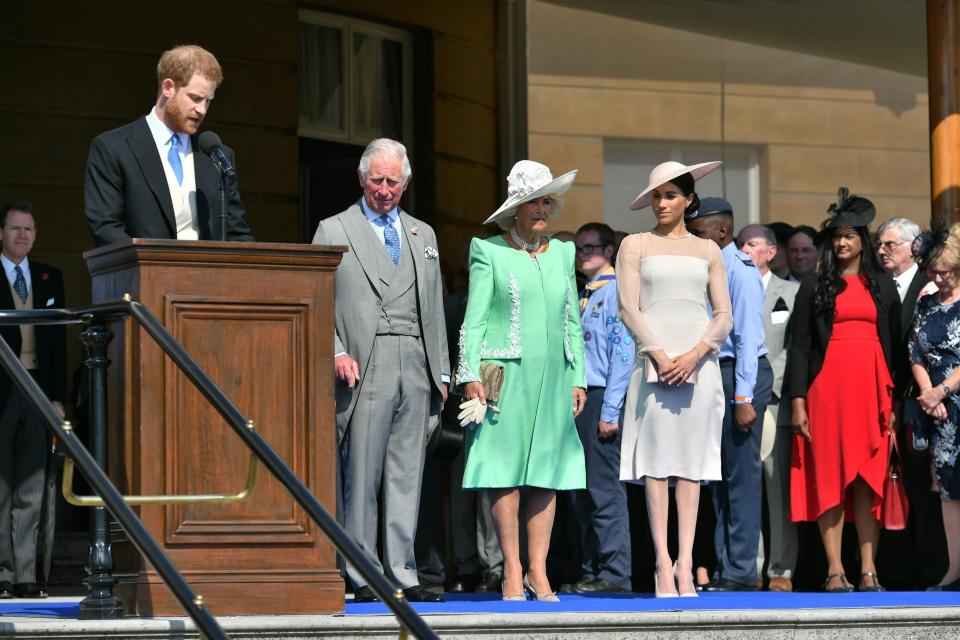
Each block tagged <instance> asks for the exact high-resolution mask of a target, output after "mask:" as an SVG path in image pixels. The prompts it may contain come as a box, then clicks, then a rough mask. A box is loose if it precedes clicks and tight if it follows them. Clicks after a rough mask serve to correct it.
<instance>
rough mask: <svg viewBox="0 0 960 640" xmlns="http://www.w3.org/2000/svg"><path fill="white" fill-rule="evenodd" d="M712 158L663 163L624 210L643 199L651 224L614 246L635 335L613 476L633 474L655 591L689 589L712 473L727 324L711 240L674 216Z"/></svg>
mask: <svg viewBox="0 0 960 640" xmlns="http://www.w3.org/2000/svg"><path fill="white" fill-rule="evenodd" d="M718 166H720V163H719V162H707V163H702V164H696V165H691V166H685V165H682V164H680V163H679V162H665V163H663V164H661V165H658V166H657V167H656V168H654V170H653V171H652V172H651V173H650V184H649V185H648V186H647V188H646V189H644V190H643V191H642V192H641V193H640V195H638V196H637V198H636V200H634V202H633V205H631V209H643V208H645V207H646V206H647V205H650V206H651V208H652V210H653V215H654V216H655V217H656V219H657V226H656V227H654V229H653V231H650V232H647V233H637V234H633V235H631V236H628V237H627V238H625V239H624V240H623V242H622V243H621V244H620V250H619V252H618V255H617V267H616V270H617V288H618V289H619V295H620V311H621V314H622V317H623V321H624V323H625V324H626V325H627V327H628V328H629V329H630V331H632V332H633V334H634V337H635V338H636V341H637V348H638V357H637V360H636V362H637V364H636V367H635V369H634V372H633V375H632V377H631V380H630V386H629V388H628V391H627V399H626V403H625V409H626V415H625V418H624V424H623V429H624V431H623V440H622V445H621V459H620V460H621V462H620V479H621V480H624V481H627V482H642V483H643V484H644V488H645V493H646V498H647V514H648V516H649V519H650V530H651V533H652V534H653V535H652V537H653V544H654V549H655V552H656V564H657V568H656V572H655V574H654V585H655V592H656V596H657V597H658V598H664V597H677V596H678V595H679V596H687V597H695V596H696V595H697V592H696V588H695V586H694V584H693V537H694V531H695V529H696V522H697V509H698V506H699V502H700V483H701V482H706V481H714V480H720V479H721V478H720V434H721V425H722V422H723V412H724V396H723V385H722V383H721V379H720V365H719V362H718V357H717V352H718V351H719V349H720V345H721V344H722V343H723V340H724V339H725V338H726V336H727V334H728V333H729V332H730V329H731V327H732V325H733V320H732V314H731V310H730V309H731V305H730V294H729V292H728V290H727V275H726V268H725V267H724V263H723V257H722V256H721V255H720V248H719V247H718V246H717V245H716V244H715V243H714V242H713V241H711V240H703V239H700V238H697V237H695V236H693V235H691V234H690V233H689V232H688V231H687V228H686V226H685V225H684V222H683V216H684V213H685V212H686V211H688V210H689V211H695V210H696V208H697V206H698V205H699V199H698V198H697V195H696V194H695V193H694V182H695V181H696V180H697V179H699V178H700V177H702V176H704V175H706V174H707V173H709V172H710V171H712V170H714V169H716V168H717V167H718ZM672 483H675V485H676V502H677V515H678V526H679V551H678V557H677V562H676V564H673V562H672V561H671V558H670V552H669V550H668V549H667V512H668V496H669V493H668V486H669V485H670V484H672Z"/></svg>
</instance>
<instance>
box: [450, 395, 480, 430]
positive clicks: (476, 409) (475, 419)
mask: <svg viewBox="0 0 960 640" xmlns="http://www.w3.org/2000/svg"><path fill="white" fill-rule="evenodd" d="M486 415H487V405H486V404H484V403H482V402H480V398H472V399H470V400H465V401H464V402H462V403H461V404H460V414H459V415H458V416H457V420H459V421H460V426H461V427H466V426H467V425H468V424H471V423H476V424H480V423H481V422H483V418H484V417H485V416H486Z"/></svg>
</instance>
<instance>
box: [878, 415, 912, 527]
mask: <svg viewBox="0 0 960 640" xmlns="http://www.w3.org/2000/svg"><path fill="white" fill-rule="evenodd" d="M889 447H890V457H889V459H888V460H889V461H888V463H887V477H886V478H885V479H884V481H883V506H882V508H881V512H880V513H881V518H882V523H883V528H884V529H888V530H890V531H902V530H903V529H906V528H907V517H908V516H909V514H910V503H909V502H907V490H906V488H904V486H903V462H902V461H901V459H900V449H899V448H898V446H897V434H896V433H895V432H893V431H891V432H890V444H889Z"/></svg>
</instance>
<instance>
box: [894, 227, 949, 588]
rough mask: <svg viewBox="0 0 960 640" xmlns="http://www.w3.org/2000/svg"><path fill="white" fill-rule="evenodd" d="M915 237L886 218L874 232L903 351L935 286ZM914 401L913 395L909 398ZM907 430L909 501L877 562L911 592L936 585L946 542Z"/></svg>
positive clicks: (923, 456) (926, 464) (923, 461)
mask: <svg viewBox="0 0 960 640" xmlns="http://www.w3.org/2000/svg"><path fill="white" fill-rule="evenodd" d="M919 235H920V226H919V225H918V224H917V223H916V222H913V221H912V220H908V219H907V218H892V219H890V220H887V221H886V222H884V223H883V224H882V225H880V227H879V228H878V229H877V254H878V255H879V257H880V264H881V265H882V266H883V268H884V270H885V271H886V272H887V273H889V274H890V275H891V276H893V282H894V284H896V285H897V293H899V294H900V302H902V303H903V305H902V306H901V307H900V309H901V315H900V332H901V345H900V347H899V348H900V349H901V350H902V351H904V352H905V351H906V349H907V341H908V340H909V336H910V329H911V328H912V327H913V309H914V307H915V306H916V304H917V300H918V299H919V298H920V297H922V296H924V295H927V294H930V293H934V292H936V290H937V286H936V285H935V284H933V283H932V282H930V278H928V277H927V274H926V273H924V272H923V271H922V270H921V269H920V268H919V267H918V265H917V262H916V260H914V258H913V251H912V250H911V245H912V244H913V241H914V239H915V238H916V237H917V236H919ZM913 395H914V396H916V393H914V394H913ZM910 429H911V427H910V426H909V425H907V428H906V429H900V430H899V433H898V434H897V435H898V437H899V438H900V451H901V452H903V458H904V467H905V469H904V486H905V487H906V490H907V496H908V498H909V501H910V515H909V519H908V521H907V528H906V529H905V530H903V531H887V530H882V531H881V532H880V536H881V539H880V543H879V545H878V548H879V550H878V554H877V563H878V565H879V566H880V568H879V571H880V572H882V574H883V575H884V576H885V580H884V581H885V582H886V583H887V584H888V585H889V586H890V587H891V588H897V589H917V588H923V587H926V586H928V585H930V584H936V582H937V581H938V578H937V576H938V575H942V574H943V572H944V571H945V570H946V569H945V567H946V565H945V564H944V562H943V561H944V559H945V558H946V540H945V539H944V534H943V519H942V517H941V512H940V499H939V498H938V497H937V495H936V494H935V493H933V492H931V491H930V459H929V455H928V454H927V452H925V451H914V450H913V447H912V446H909V444H910V443H911V439H910V438H909V437H908V434H909V432H910Z"/></svg>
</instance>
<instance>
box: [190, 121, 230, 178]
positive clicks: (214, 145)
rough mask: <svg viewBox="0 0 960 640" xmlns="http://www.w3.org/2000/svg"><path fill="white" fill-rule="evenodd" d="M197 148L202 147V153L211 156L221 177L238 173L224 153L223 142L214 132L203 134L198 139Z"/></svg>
mask: <svg viewBox="0 0 960 640" xmlns="http://www.w3.org/2000/svg"><path fill="white" fill-rule="evenodd" d="M197 146H199V147H200V151H203V152H204V153H205V154H207V155H208V156H210V159H211V160H213V164H215V165H216V166H217V171H219V172H220V174H221V175H224V176H229V175H233V174H234V173H236V170H235V169H234V168H233V163H232V162H230V158H228V157H227V154H225V153H224V152H223V141H222V140H221V139H220V136H218V135H217V134H215V133H214V132H213V131H204V132H203V133H201V134H200V135H199V136H198V137H197Z"/></svg>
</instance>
